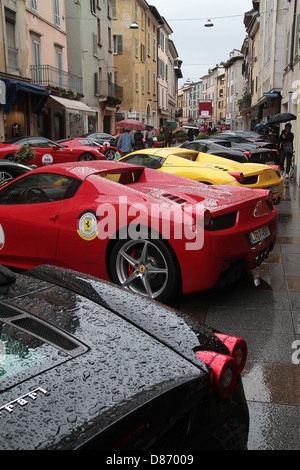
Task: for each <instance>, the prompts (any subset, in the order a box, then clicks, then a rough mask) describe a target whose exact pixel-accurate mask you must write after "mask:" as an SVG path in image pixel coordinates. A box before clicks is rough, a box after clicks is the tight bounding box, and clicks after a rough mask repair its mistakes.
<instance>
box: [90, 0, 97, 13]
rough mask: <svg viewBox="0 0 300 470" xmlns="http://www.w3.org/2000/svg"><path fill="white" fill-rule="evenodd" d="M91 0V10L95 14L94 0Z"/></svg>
mask: <svg viewBox="0 0 300 470" xmlns="http://www.w3.org/2000/svg"><path fill="white" fill-rule="evenodd" d="M90 1H91V12H92V13H94V15H95V14H96V0H90Z"/></svg>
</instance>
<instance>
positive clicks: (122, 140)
mask: <svg viewBox="0 0 300 470" xmlns="http://www.w3.org/2000/svg"><path fill="white" fill-rule="evenodd" d="M133 146H134V138H133V136H132V135H131V134H130V130H129V129H125V131H124V133H123V134H121V135H120V137H119V139H118V143H117V148H118V150H120V148H121V150H122V152H123V155H127V153H129V152H131V147H133Z"/></svg>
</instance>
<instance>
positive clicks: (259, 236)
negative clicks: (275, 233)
mask: <svg viewBox="0 0 300 470" xmlns="http://www.w3.org/2000/svg"><path fill="white" fill-rule="evenodd" d="M270 235H271V234H270V229H269V227H268V226H267V225H266V226H265V227H262V228H259V229H258V230H255V232H251V233H249V239H250V243H251V245H256V244H257V243H260V242H262V241H263V240H265V239H266V238H268V237H269V236H270Z"/></svg>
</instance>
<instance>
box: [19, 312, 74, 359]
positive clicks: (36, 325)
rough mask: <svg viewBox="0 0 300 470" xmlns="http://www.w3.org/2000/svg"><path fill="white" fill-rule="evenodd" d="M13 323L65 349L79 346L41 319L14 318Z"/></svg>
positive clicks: (70, 349) (68, 349) (69, 349)
mask: <svg viewBox="0 0 300 470" xmlns="http://www.w3.org/2000/svg"><path fill="white" fill-rule="evenodd" d="M11 323H12V324H13V325H16V326H18V327H19V328H22V330H26V331H28V333H31V334H33V335H34V336H37V337H38V338H41V339H43V340H44V341H45V342H46V343H51V344H54V345H55V346H57V347H58V348H60V349H64V350H65V351H72V350H73V349H76V348H77V344H74V343H73V342H72V341H70V340H68V339H67V338H66V337H65V336H62V335H61V334H60V333H58V332H56V331H55V330H53V329H52V328H49V327H48V326H47V325H45V324H44V323H40V322H39V321H37V320H34V319H32V318H29V317H24V318H19V319H18V320H13V321H12V322H11Z"/></svg>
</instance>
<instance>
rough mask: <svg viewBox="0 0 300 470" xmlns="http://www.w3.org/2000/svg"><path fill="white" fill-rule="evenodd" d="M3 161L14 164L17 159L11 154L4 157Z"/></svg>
mask: <svg viewBox="0 0 300 470" xmlns="http://www.w3.org/2000/svg"><path fill="white" fill-rule="evenodd" d="M5 160H9V161H10V162H16V161H17V158H16V157H15V155H14V154H13V153H11V154H9V155H6V157H5Z"/></svg>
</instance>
